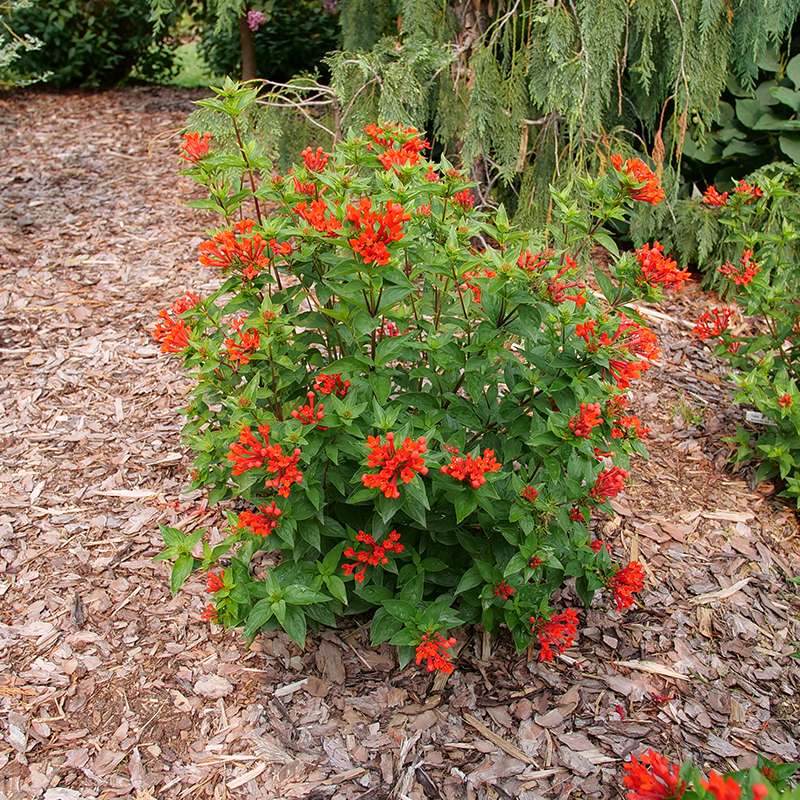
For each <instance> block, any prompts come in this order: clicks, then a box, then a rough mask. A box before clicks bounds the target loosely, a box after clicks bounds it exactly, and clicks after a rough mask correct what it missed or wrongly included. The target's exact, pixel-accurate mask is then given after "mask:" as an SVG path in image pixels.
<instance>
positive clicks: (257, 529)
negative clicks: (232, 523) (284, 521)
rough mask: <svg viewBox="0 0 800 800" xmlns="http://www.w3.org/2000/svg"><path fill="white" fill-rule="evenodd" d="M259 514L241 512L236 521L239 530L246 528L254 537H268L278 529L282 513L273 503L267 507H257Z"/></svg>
mask: <svg viewBox="0 0 800 800" xmlns="http://www.w3.org/2000/svg"><path fill="white" fill-rule="evenodd" d="M258 510H259V512H260V513H256V512H255V511H242V512H241V513H240V514H239V517H238V519H237V520H236V527H237V528H238V529H239V530H243V529H245V528H247V529H248V530H250V532H251V533H253V534H255V535H256V536H269V535H270V534H271V533H272V532H273V531H274V530H275V528H277V527H278V522H279V520H280V517H281V515H282V514H283V511H281V509H280V508H278V506H277V505H275V503H274V502H272V503H270V504H269V505H268V506H259V507H258Z"/></svg>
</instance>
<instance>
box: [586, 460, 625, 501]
mask: <svg viewBox="0 0 800 800" xmlns="http://www.w3.org/2000/svg"><path fill="white" fill-rule="evenodd" d="M627 477H628V472H627V470H624V469H622V467H617V466H613V467H609V468H608V469H604V470H603V471H602V472H601V473H600V474H599V475H598V476H597V478H596V480H595V483H594V486H593V487H592V491H591V493H590V494H591V496H592V497H593V498H594V499H595V500H597V501H598V502H600V503H602V502H603V501H604V500H607V499H608V498H609V497H616V496H617V495H618V494H619V493H620V492H621V491H622V489H623V488H624V486H625V479H626V478H627Z"/></svg>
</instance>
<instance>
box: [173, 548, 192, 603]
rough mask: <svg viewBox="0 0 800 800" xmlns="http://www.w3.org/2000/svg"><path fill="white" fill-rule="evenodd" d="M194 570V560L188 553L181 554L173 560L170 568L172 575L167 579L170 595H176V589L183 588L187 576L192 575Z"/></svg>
mask: <svg viewBox="0 0 800 800" xmlns="http://www.w3.org/2000/svg"><path fill="white" fill-rule="evenodd" d="M193 569H194V558H193V557H192V556H191V555H189V553H181V555H179V556H178V558H177V559H176V560H175V564H174V565H173V567H172V575H171V576H170V579H169V588H170V590H171V591H172V594H177V593H178V589H180V588H181V586H183V584H184V583H185V582H186V579H187V578H188V577H189V575H191V574H192V570H193Z"/></svg>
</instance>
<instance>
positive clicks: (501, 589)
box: [492, 581, 516, 600]
mask: <svg viewBox="0 0 800 800" xmlns="http://www.w3.org/2000/svg"><path fill="white" fill-rule="evenodd" d="M492 591H493V593H494V596H495V597H499V598H500V599H501V600H508V599H509V598H511V597H513V596H514V592H515V591H516V589H514V587H513V586H511V585H510V584H509V583H508V582H506V581H500V583H498V584H497V586H495V587H494V589H493V590H492Z"/></svg>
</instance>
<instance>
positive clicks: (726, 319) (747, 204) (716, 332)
mask: <svg viewBox="0 0 800 800" xmlns="http://www.w3.org/2000/svg"><path fill="white" fill-rule="evenodd" d="M781 192H782V187H781V185H780V184H776V183H775V182H772V181H765V183H764V188H763V189H762V188H760V187H759V186H755V185H751V184H749V183H747V182H746V181H740V182H739V183H738V184H737V187H736V190H735V191H734V192H733V193H732V194H728V193H727V192H724V193H721V194H720V193H719V192H717V191H716V190H715V189H714V187H709V188H708V189H707V190H706V192H705V195H704V202H705V203H706V204H708V205H709V206H711V207H713V208H714V209H715V210H716V212H717V213H719V214H720V216H721V218H722V220H723V222H724V225H725V226H726V229H727V231H728V234H727V241H726V243H727V246H728V248H730V249H729V250H727V252H729V253H731V257H730V259H727V260H725V261H724V262H723V263H720V264H718V265H717V272H718V275H719V279H720V280H721V281H722V282H723V284H724V287H725V296H726V301H727V302H726V303H725V304H720V305H717V306H714V307H712V308H711V309H709V310H708V311H706V312H704V313H703V314H702V315H701V317H700V318H699V319H698V320H697V322H696V324H695V327H694V334H695V335H696V336H697V337H698V338H699V339H701V340H702V341H707V342H709V343H713V344H714V345H715V346H716V351H717V353H718V354H719V355H720V356H722V357H723V358H725V359H726V360H727V361H728V362H729V363H730V364H731V366H732V368H733V370H734V372H733V377H734V380H735V381H736V384H737V385H738V387H739V392H738V394H737V400H738V401H739V402H741V403H743V404H745V405H747V406H754V407H755V409H757V411H758V412H759V413H760V415H762V416H761V417H760V418H755V419H754V420H753V421H754V422H755V425H754V426H751V427H749V428H744V427H742V428H740V429H739V431H738V432H737V434H736V436H735V438H734V441H735V443H736V444H737V450H736V453H735V462H736V463H737V464H738V463H742V462H745V461H749V460H756V461H761V462H762V464H761V465H760V466H759V468H758V471H757V478H758V479H764V478H772V477H778V478H780V479H781V480H782V481H785V484H786V489H785V494H786V495H788V496H791V497H794V498H796V499H797V502H798V504H800V407H799V406H800V392H798V378H799V377H800V272H798V269H797V262H796V260H795V257H794V255H795V248H796V247H797V241H798V234H799V232H798V230H797V228H796V227H795V225H794V224H793V223H792V222H791V221H790V220H788V219H785V220H784V221H783V224H782V226H781V227H780V229H778V230H773V229H765V228H764V227H763V226H762V225H761V224H760V220H761V219H762V217H763V216H764V214H765V213H768V210H769V209H770V208H771V207H772V206H773V205H774V204H775V203H779V202H780V200H781ZM743 315H746V317H743ZM748 318H750V319H748Z"/></svg>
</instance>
